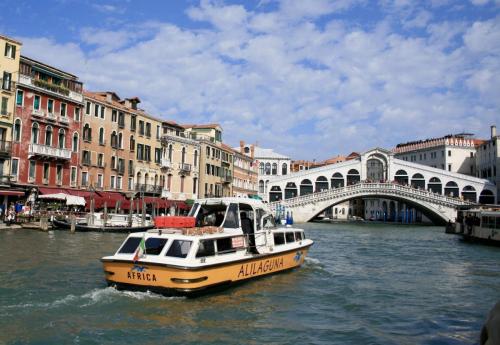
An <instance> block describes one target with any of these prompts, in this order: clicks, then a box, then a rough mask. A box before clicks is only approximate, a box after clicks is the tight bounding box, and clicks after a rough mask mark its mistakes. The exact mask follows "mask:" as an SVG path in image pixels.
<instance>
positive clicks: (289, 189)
mask: <svg viewBox="0 0 500 345" xmlns="http://www.w3.org/2000/svg"><path fill="white" fill-rule="evenodd" d="M298 195H299V193H298V192H297V185H296V184H295V183H293V182H288V183H287V184H286V187H285V199H290V198H295V197H296V196H298Z"/></svg>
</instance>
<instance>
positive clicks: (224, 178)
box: [221, 175, 233, 183]
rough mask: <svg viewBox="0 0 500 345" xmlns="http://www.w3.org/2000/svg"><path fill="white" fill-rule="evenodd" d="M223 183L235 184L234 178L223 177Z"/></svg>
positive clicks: (229, 176)
mask: <svg viewBox="0 0 500 345" xmlns="http://www.w3.org/2000/svg"><path fill="white" fill-rule="evenodd" d="M221 181H222V183H231V182H233V177H232V176H231V175H226V176H222V177H221Z"/></svg>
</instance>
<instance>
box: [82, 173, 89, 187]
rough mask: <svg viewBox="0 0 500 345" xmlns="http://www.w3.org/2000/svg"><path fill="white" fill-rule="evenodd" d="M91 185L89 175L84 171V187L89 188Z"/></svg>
mask: <svg viewBox="0 0 500 345" xmlns="http://www.w3.org/2000/svg"><path fill="white" fill-rule="evenodd" d="M88 184H89V173H88V172H87V171H82V186H84V187H85V186H88Z"/></svg>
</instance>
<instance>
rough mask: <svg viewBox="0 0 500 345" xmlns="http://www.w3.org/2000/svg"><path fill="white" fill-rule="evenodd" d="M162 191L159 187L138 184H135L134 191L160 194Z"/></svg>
mask: <svg viewBox="0 0 500 345" xmlns="http://www.w3.org/2000/svg"><path fill="white" fill-rule="evenodd" d="M162 189H163V188H162V186H160V185H152V184H140V183H136V184H135V190H136V191H138V192H144V193H156V194H161V192H162Z"/></svg>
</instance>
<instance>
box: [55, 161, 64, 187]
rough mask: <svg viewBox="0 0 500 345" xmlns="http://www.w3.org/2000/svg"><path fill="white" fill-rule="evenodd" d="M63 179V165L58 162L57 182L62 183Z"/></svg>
mask: <svg viewBox="0 0 500 345" xmlns="http://www.w3.org/2000/svg"><path fill="white" fill-rule="evenodd" d="M62 180H63V167H62V165H60V164H58V165H56V182H57V184H59V185H60V184H62Z"/></svg>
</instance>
